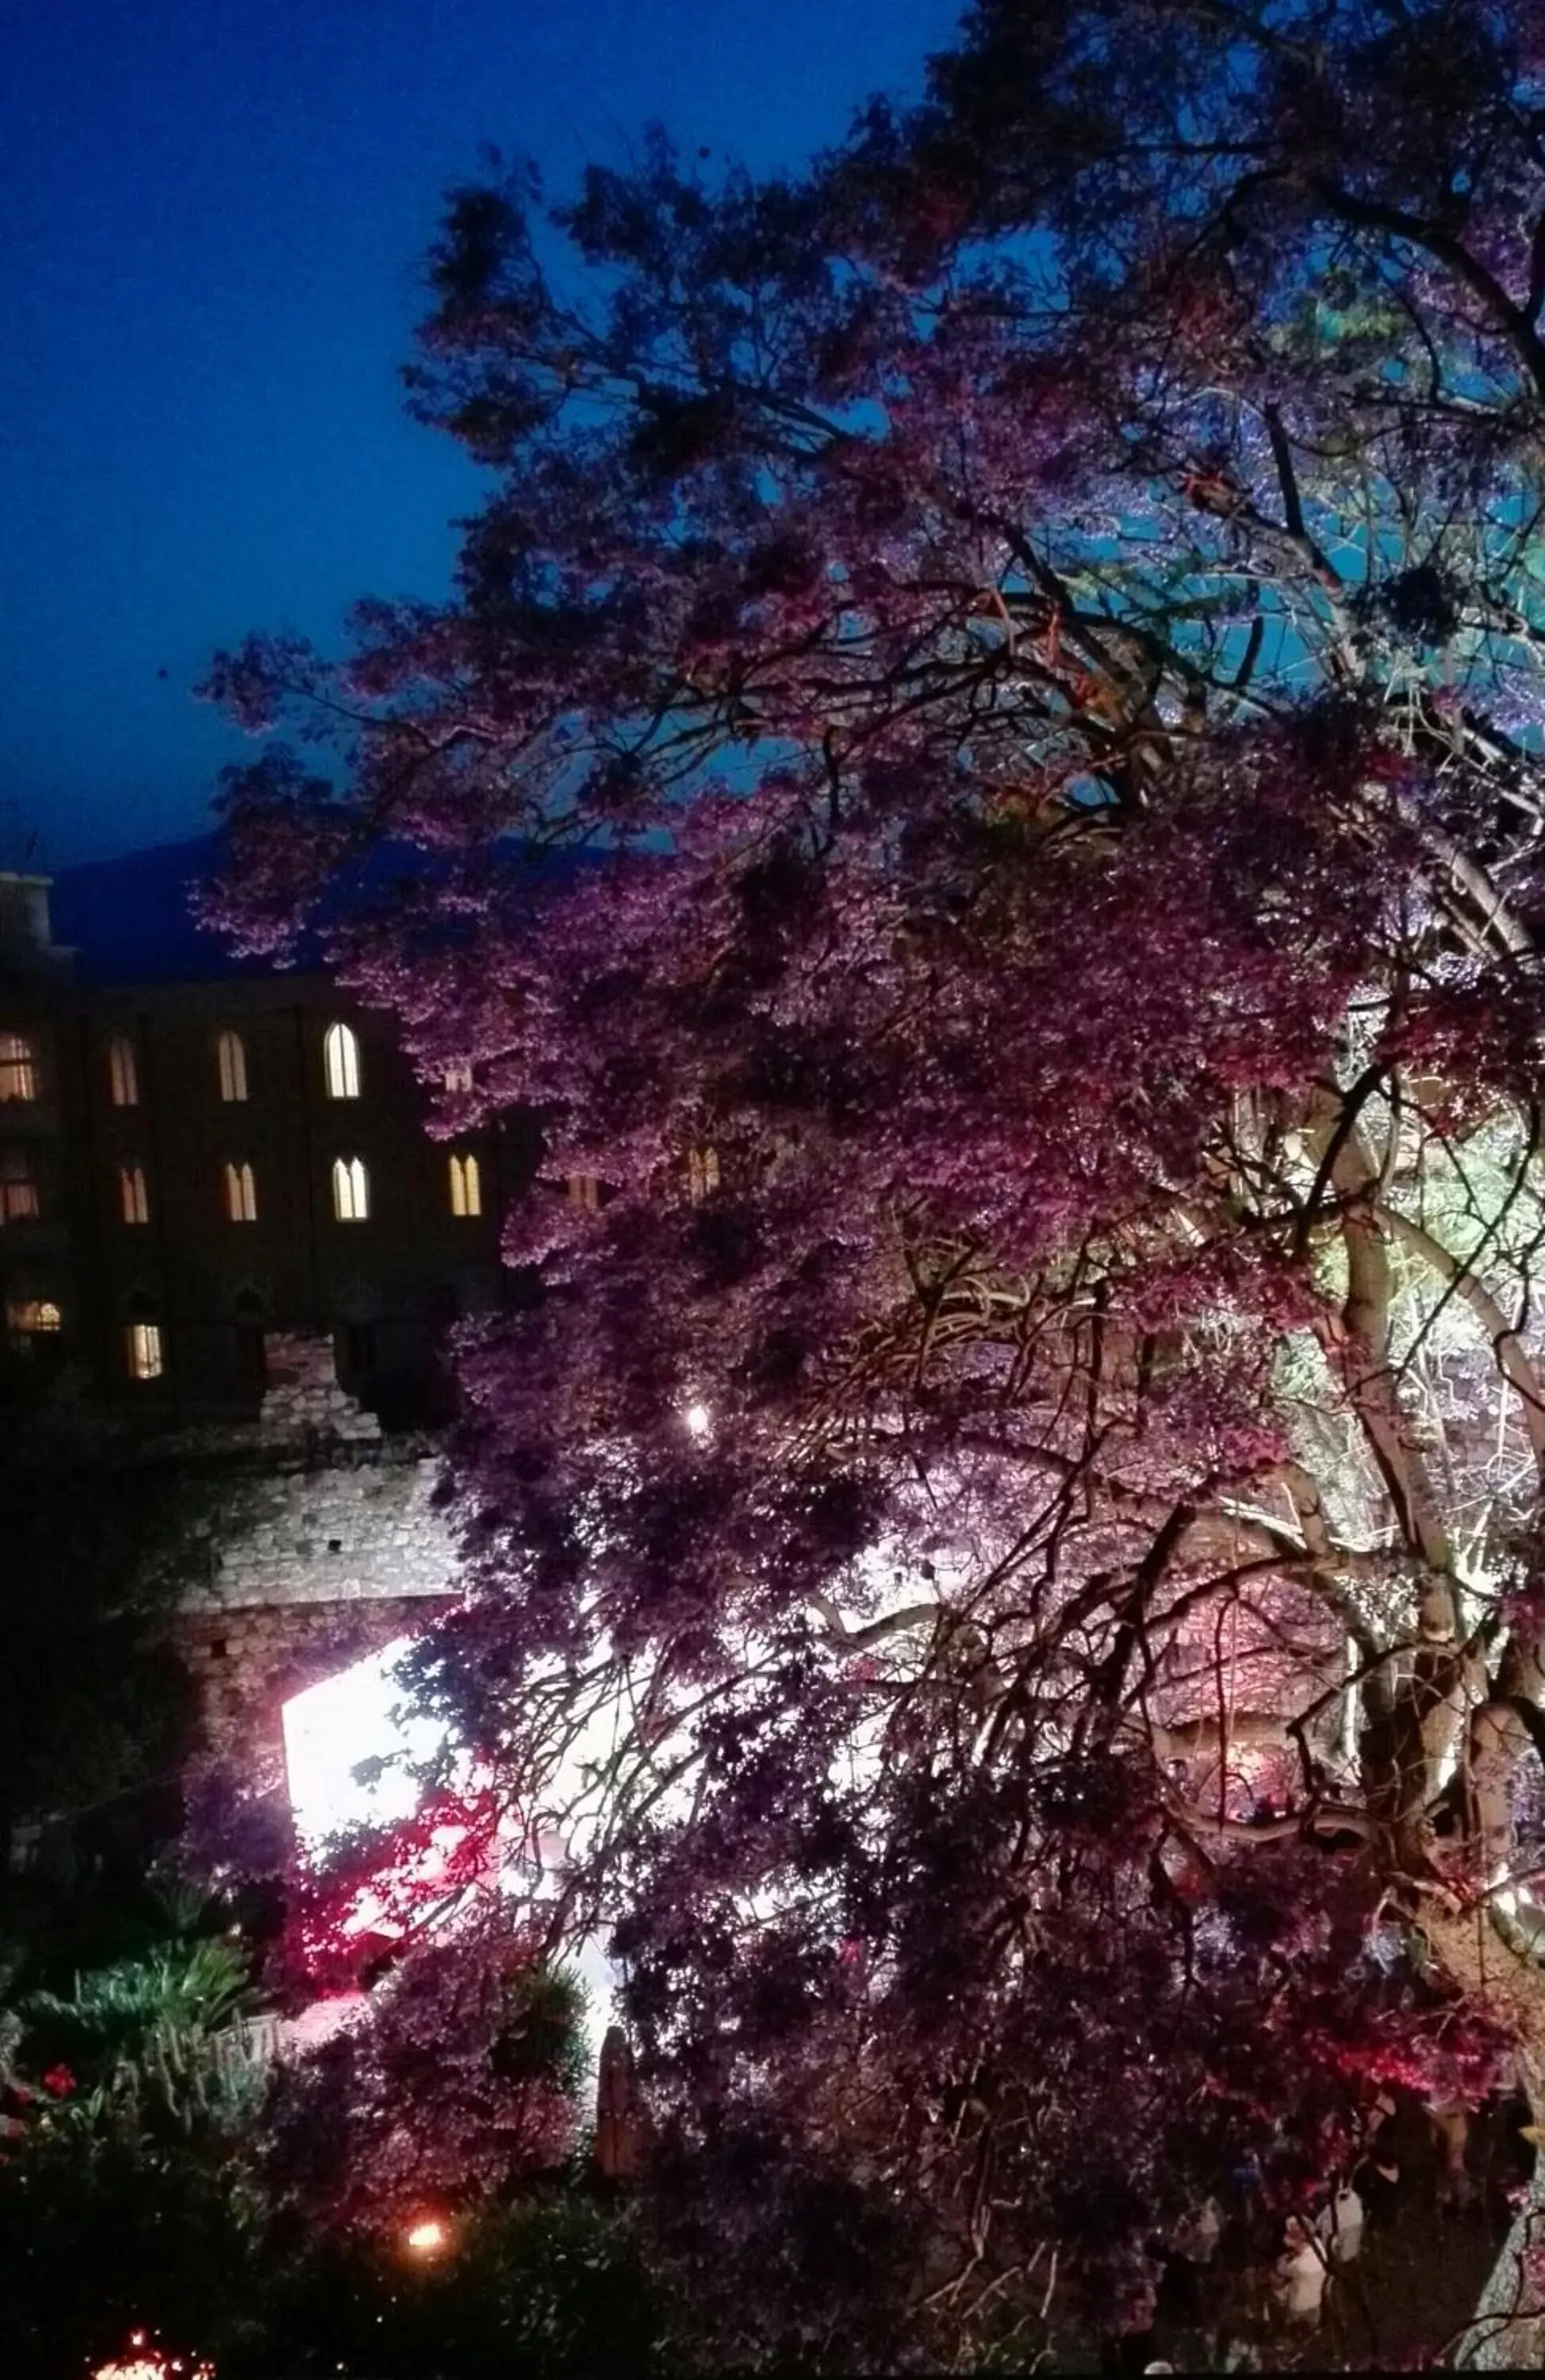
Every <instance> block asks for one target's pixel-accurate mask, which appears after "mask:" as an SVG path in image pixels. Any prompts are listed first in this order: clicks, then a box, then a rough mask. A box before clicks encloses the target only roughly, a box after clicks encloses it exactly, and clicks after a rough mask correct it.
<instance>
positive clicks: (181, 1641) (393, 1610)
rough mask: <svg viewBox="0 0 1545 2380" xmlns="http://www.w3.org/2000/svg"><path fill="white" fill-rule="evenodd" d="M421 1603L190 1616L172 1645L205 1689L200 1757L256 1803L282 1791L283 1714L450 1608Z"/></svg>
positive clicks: (395, 1600) (372, 1601)
mask: <svg viewBox="0 0 1545 2380" xmlns="http://www.w3.org/2000/svg"><path fill="white" fill-rule="evenodd" d="M448 1603H449V1598H445V1599H442V1600H441V1601H440V1602H438V1603H431V1602H429V1601H428V1599H427V1598H426V1597H422V1596H409V1597H371V1598H368V1599H362V1600H359V1601H356V1602H352V1603H344V1604H324V1603H311V1604H302V1605H294V1604H292V1605H287V1606H286V1605H274V1606H269V1607H266V1608H265V1607H263V1606H258V1605H254V1606H249V1607H248V1608H247V1609H237V1610H233V1611H228V1612H212V1611H210V1612H188V1613H185V1614H184V1615H183V1616H182V1617H181V1618H180V1619H179V1620H178V1621H176V1622H175V1626H174V1631H173V1642H174V1644H175V1649H176V1651H177V1652H178V1654H179V1655H180V1656H181V1658H182V1659H183V1660H185V1661H186V1662H187V1666H188V1669H189V1670H190V1671H191V1673H192V1676H193V1679H194V1682H195V1684H196V1686H197V1688H198V1690H199V1710H200V1715H201V1718H202V1731H203V1737H204V1745H203V1749H204V1750H205V1752H206V1753H207V1754H209V1755H211V1756H212V1757H213V1758H214V1759H215V1760H216V1761H217V1762H218V1763H219V1764H220V1766H221V1767H223V1768H225V1769H227V1770H229V1771H231V1772H232V1773H233V1774H235V1775H238V1776H239V1777H240V1779H241V1781H242V1784H243V1787H244V1789H245V1790H246V1791H248V1792H250V1793H251V1794H253V1795H255V1796H259V1797H261V1796H264V1795H267V1794H270V1793H275V1792H278V1791H282V1790H283V1788H284V1705H285V1704H286V1703H287V1702H288V1701H289V1700H290V1698H291V1696H292V1695H293V1694H303V1693H304V1692H305V1690H306V1688H307V1687H308V1686H315V1685H320V1683H321V1682H322V1680H323V1679H324V1678H332V1677H336V1676H337V1674H338V1672H339V1671H340V1670H346V1669H347V1668H349V1666H350V1665H351V1663H353V1662H355V1661H359V1660H363V1659H364V1658H365V1656H366V1655H367V1654H368V1653H379V1652H380V1648H381V1646H382V1645H390V1644H391V1643H392V1639H393V1638H394V1637H397V1636H406V1635H410V1634H412V1633H414V1632H415V1631H416V1630H417V1629H419V1628H422V1627H424V1626H425V1625H426V1623H427V1622H428V1621H429V1620H431V1619H433V1618H434V1617H436V1616H437V1615H438V1613H439V1612H441V1611H442V1610H444V1609H447V1608H448Z"/></svg>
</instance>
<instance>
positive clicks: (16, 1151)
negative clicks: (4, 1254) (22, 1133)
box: [0, 1148, 38, 1224]
mask: <svg viewBox="0 0 1545 2380" xmlns="http://www.w3.org/2000/svg"><path fill="white" fill-rule="evenodd" d="M37 1211H38V1177H37V1175H36V1173H35V1172H33V1170H32V1159H31V1155H30V1151H29V1150H27V1149H25V1148H6V1149H0V1224H3V1223H29V1222H30V1221H32V1220H33V1219H34V1218H35V1216H36V1214H37Z"/></svg>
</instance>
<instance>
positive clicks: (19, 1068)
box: [0, 1033, 38, 1099]
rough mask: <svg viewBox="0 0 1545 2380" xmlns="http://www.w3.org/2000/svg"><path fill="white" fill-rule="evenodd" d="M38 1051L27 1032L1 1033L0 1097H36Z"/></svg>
mask: <svg viewBox="0 0 1545 2380" xmlns="http://www.w3.org/2000/svg"><path fill="white" fill-rule="evenodd" d="M37 1096H38V1066H37V1053H36V1051H35V1050H33V1047H32V1044H31V1042H30V1040H29V1039H28V1038H27V1036H26V1034H25V1033H0V1099H36V1098H37Z"/></svg>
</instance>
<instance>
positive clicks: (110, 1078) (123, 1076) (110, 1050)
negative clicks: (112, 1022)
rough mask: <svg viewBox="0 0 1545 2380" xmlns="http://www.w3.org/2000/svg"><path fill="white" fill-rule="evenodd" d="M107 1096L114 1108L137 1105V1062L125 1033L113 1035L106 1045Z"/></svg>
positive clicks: (131, 1044)
mask: <svg viewBox="0 0 1545 2380" xmlns="http://www.w3.org/2000/svg"><path fill="white" fill-rule="evenodd" d="M107 1095H108V1097H109V1099H111V1100H112V1102H113V1104H114V1106H115V1108H137V1107H138V1106H139V1056H138V1054H137V1053H136V1050H135V1047H134V1044H133V1042H132V1041H131V1040H130V1039H129V1037H128V1035H127V1033H115V1035H114V1037H113V1038H112V1040H111V1041H110V1042H109V1043H108V1045H107Z"/></svg>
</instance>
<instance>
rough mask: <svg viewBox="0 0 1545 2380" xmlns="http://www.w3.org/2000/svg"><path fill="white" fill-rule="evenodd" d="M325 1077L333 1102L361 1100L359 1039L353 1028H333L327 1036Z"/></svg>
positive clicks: (340, 1026)
mask: <svg viewBox="0 0 1545 2380" xmlns="http://www.w3.org/2000/svg"><path fill="white" fill-rule="evenodd" d="M322 1075H323V1078H324V1080H325V1082H326V1084H327V1096H328V1098H329V1099H357V1098H358V1097H359V1036H358V1034H357V1033H356V1031H355V1029H354V1026H352V1025H330V1026H328V1028H327V1031H326V1032H325V1033H324V1034H323V1036H322Z"/></svg>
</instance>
